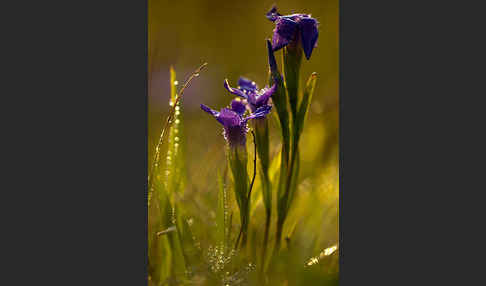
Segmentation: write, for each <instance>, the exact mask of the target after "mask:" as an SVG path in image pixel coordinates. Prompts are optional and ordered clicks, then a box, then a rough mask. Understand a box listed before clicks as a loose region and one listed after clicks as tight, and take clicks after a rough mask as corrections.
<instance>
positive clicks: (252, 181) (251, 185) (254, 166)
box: [247, 130, 257, 202]
mask: <svg viewBox="0 0 486 286" xmlns="http://www.w3.org/2000/svg"><path fill="white" fill-rule="evenodd" d="M251 135H253V146H254V157H253V178H252V179H251V184H250V191H249V192H248V198H247V199H248V202H250V195H251V190H252V189H253V183H255V177H256V157H257V155H256V154H257V151H256V149H257V145H256V141H255V132H253V130H252V131H251Z"/></svg>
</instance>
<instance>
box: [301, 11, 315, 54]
mask: <svg viewBox="0 0 486 286" xmlns="http://www.w3.org/2000/svg"><path fill="white" fill-rule="evenodd" d="M318 24H319V23H318V22H317V21H316V19H314V18H302V19H301V20H300V21H299V28H300V33H301V37H302V47H303V49H304V53H305V57H306V58H307V59H309V58H310V57H311V54H312V50H313V49H314V47H315V45H316V42H317V37H318V36H319V32H318V31H317V26H318Z"/></svg>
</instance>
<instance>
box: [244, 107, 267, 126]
mask: <svg viewBox="0 0 486 286" xmlns="http://www.w3.org/2000/svg"><path fill="white" fill-rule="evenodd" d="M270 110H272V106H271V105H264V106H262V107H260V108H258V109H257V110H255V112H253V113H252V114H250V115H249V116H247V117H246V118H245V119H244V120H243V122H244V123H246V122H247V121H248V120H250V119H255V118H264V117H265V116H266V115H267V114H268V113H270Z"/></svg>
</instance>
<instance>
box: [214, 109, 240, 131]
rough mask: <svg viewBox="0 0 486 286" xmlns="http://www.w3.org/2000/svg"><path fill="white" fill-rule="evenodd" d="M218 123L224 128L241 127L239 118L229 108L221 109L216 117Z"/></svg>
mask: <svg viewBox="0 0 486 286" xmlns="http://www.w3.org/2000/svg"><path fill="white" fill-rule="evenodd" d="M218 121H219V122H221V124H223V125H224V126H225V127H234V126H239V125H241V117H240V116H239V115H238V113H236V112H234V111H233V110H231V109H229V108H222V109H221V112H220V113H219V116H218Z"/></svg>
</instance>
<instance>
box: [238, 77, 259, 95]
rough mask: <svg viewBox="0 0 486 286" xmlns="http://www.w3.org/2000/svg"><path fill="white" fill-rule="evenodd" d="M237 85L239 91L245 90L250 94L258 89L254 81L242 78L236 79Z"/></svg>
mask: <svg viewBox="0 0 486 286" xmlns="http://www.w3.org/2000/svg"><path fill="white" fill-rule="evenodd" d="M238 85H239V88H240V89H245V90H248V91H252V92H255V90H257V89H258V86H257V84H256V83H255V82H254V81H252V80H250V79H247V78H245V77H242V76H241V77H240V78H239V79H238Z"/></svg>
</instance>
